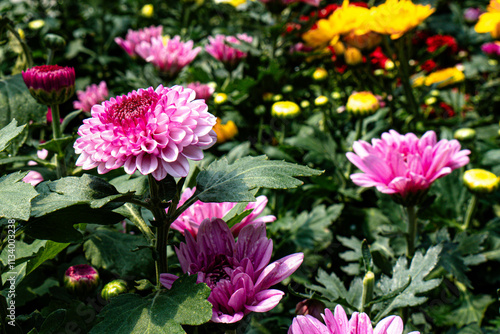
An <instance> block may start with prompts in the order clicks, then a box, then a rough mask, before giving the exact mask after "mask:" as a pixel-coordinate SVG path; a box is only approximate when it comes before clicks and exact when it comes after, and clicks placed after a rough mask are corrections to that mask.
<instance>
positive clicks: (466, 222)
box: [461, 194, 477, 231]
mask: <svg viewBox="0 0 500 334" xmlns="http://www.w3.org/2000/svg"><path fill="white" fill-rule="evenodd" d="M476 206H477V195H476V194H473V195H472V197H471V199H470V202H469V206H468V207H467V212H466V213H465V220H464V223H463V224H462V226H461V229H462V231H465V230H467V229H468V228H469V225H470V222H471V221H472V217H474V211H475V210H476Z"/></svg>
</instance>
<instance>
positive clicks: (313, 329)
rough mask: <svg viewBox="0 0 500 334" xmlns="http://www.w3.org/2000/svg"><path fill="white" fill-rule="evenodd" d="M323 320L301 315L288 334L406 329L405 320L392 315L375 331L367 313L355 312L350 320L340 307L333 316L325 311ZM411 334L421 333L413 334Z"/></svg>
mask: <svg viewBox="0 0 500 334" xmlns="http://www.w3.org/2000/svg"><path fill="white" fill-rule="evenodd" d="M323 319H324V320H325V323H322V322H321V321H319V320H318V319H316V318H314V317H313V316H310V315H305V316H304V315H299V316H297V317H295V318H294V319H293V322H292V325H291V326H290V328H289V329H288V334H402V333H403V328H404V326H403V320H401V318H400V317H398V316H395V315H392V316H389V317H386V318H384V319H382V320H381V321H380V322H379V323H378V324H377V326H376V327H375V329H373V327H372V323H371V321H370V318H369V317H368V315H366V313H358V312H354V313H353V314H352V316H351V319H350V320H348V319H347V315H346V313H345V311H344V309H343V308H342V306H340V305H337V306H336V307H335V314H332V311H330V310H329V309H325V314H324V315H323ZM409 334H420V333H419V332H411V333H409Z"/></svg>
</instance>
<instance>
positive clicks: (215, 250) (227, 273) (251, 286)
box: [160, 219, 304, 323]
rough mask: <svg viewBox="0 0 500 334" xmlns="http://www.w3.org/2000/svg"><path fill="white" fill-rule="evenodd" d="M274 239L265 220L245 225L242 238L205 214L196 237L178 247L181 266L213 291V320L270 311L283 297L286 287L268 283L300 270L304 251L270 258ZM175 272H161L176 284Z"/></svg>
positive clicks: (166, 282)
mask: <svg viewBox="0 0 500 334" xmlns="http://www.w3.org/2000/svg"><path fill="white" fill-rule="evenodd" d="M272 251H273V242H272V240H270V239H268V238H267V237H266V226H265V224H259V225H248V226H246V227H244V228H243V229H242V230H241V232H240V234H239V236H238V241H236V242H235V241H234V237H233V235H232V234H231V231H230V230H229V227H228V226H227V224H226V223H225V222H224V221H223V220H222V219H213V220H210V219H206V220H204V221H203V222H202V223H201V225H200V229H199V232H198V238H197V239H196V240H195V239H194V238H193V236H192V235H191V234H189V233H188V234H187V235H186V243H181V244H180V246H179V248H176V253H177V256H178V257H179V262H180V264H181V267H182V271H183V272H185V273H188V274H191V275H193V274H197V275H198V282H199V283H201V282H204V283H206V284H207V285H208V286H209V287H210V288H211V289H212V292H211V293H210V296H209V297H208V301H209V302H210V303H212V305H213V309H212V312H213V314H212V321H213V322H220V323H234V322H238V321H240V320H241V319H242V318H243V317H244V316H245V315H246V314H248V313H250V312H267V311H269V310H271V309H273V308H274V307H275V306H276V305H278V303H279V302H280V300H281V298H282V297H283V295H284V293H283V292H282V291H280V290H275V289H269V288H270V287H271V286H273V285H275V284H277V283H279V282H281V281H282V280H284V279H285V278H287V277H288V276H290V275H291V274H293V273H294V272H295V270H297V268H298V267H299V266H300V265H301V264H302V261H303V259H304V254H302V253H296V254H292V255H288V256H286V257H284V258H282V259H280V260H278V261H275V262H273V263H271V264H269V261H270V259H271V254H272ZM175 279H176V276H174V275H172V274H161V276H160V280H161V283H162V284H163V285H164V286H165V287H166V288H168V289H170V288H171V286H172V283H173V281H175Z"/></svg>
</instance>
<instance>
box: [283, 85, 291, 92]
mask: <svg viewBox="0 0 500 334" xmlns="http://www.w3.org/2000/svg"><path fill="white" fill-rule="evenodd" d="M281 91H282V92H283V93H285V94H286V93H291V92H293V86H292V85H284V86H283V88H282V89H281Z"/></svg>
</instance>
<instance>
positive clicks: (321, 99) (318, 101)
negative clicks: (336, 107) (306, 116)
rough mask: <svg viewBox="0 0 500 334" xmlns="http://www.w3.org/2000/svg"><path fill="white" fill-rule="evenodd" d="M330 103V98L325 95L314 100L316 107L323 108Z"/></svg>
mask: <svg viewBox="0 0 500 334" xmlns="http://www.w3.org/2000/svg"><path fill="white" fill-rule="evenodd" d="M327 103H328V98H327V97H326V96H324V95H320V96H318V97H317V98H315V99H314V105H315V106H318V107H321V106H324V105H325V104H327Z"/></svg>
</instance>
